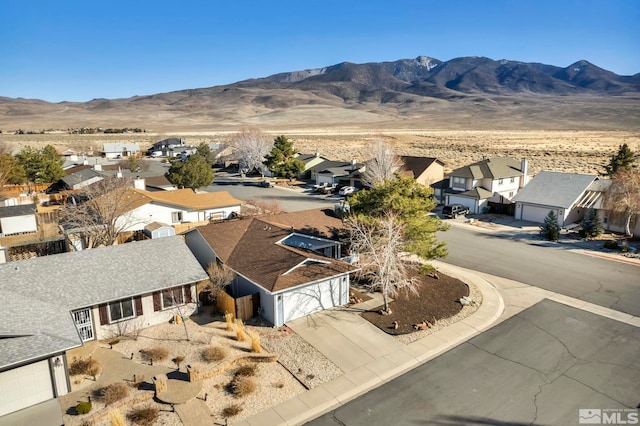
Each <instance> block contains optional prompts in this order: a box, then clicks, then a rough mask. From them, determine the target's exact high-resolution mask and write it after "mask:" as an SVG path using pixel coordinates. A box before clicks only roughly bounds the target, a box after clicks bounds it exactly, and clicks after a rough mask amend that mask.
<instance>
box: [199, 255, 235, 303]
mask: <svg viewBox="0 0 640 426" xmlns="http://www.w3.org/2000/svg"><path fill="white" fill-rule="evenodd" d="M207 274H208V275H209V281H208V282H207V284H206V285H205V286H204V289H205V290H207V291H209V299H211V300H214V301H215V300H216V299H217V297H218V294H220V292H221V291H223V290H224V288H225V287H226V286H227V285H229V283H231V281H233V278H234V277H235V273H234V272H233V271H232V270H231V269H229V267H228V266H226V265H224V264H220V263H217V262H215V261H214V262H210V263H209V265H207Z"/></svg>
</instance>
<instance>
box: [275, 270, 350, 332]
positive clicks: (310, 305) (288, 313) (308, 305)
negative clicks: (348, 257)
mask: <svg viewBox="0 0 640 426" xmlns="http://www.w3.org/2000/svg"><path fill="white" fill-rule="evenodd" d="M347 287H348V282H347V280H346V277H345V279H344V280H343V279H342V278H334V279H332V280H329V281H325V282H322V283H318V284H314V285H311V286H308V287H304V288H302V289H298V290H295V291H291V292H288V293H286V294H285V296H284V322H285V323H286V322H287V321H291V320H294V319H296V318H300V317H303V316H306V315H309V314H311V313H314V312H318V311H321V310H323V309H329V308H333V307H334V306H340V305H344V304H345V303H347V291H348V290H347Z"/></svg>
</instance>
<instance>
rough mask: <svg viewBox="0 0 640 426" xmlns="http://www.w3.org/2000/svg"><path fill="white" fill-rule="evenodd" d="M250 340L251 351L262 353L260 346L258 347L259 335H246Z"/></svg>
mask: <svg viewBox="0 0 640 426" xmlns="http://www.w3.org/2000/svg"><path fill="white" fill-rule="evenodd" d="M247 334H248V335H249V338H250V339H251V350H252V351H253V352H255V353H257V354H259V353H260V352H262V346H261V345H260V335H259V334H258V333H255V332H254V333H247Z"/></svg>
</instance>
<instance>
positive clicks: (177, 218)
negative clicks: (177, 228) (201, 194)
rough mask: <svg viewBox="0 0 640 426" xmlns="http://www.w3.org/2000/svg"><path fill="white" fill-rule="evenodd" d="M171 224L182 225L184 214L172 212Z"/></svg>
mask: <svg viewBox="0 0 640 426" xmlns="http://www.w3.org/2000/svg"><path fill="white" fill-rule="evenodd" d="M171 222H172V223H180V222H182V212H172V213H171Z"/></svg>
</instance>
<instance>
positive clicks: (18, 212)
mask: <svg viewBox="0 0 640 426" xmlns="http://www.w3.org/2000/svg"><path fill="white" fill-rule="evenodd" d="M37 210H38V209H37V207H36V205H35V204H20V205H17V206H0V217H15V216H28V215H32V214H36V212H37Z"/></svg>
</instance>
